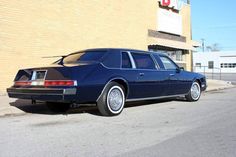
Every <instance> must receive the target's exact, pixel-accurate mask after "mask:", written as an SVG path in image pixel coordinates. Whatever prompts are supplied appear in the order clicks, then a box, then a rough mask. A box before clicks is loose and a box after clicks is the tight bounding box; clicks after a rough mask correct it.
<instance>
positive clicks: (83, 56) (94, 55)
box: [63, 51, 105, 64]
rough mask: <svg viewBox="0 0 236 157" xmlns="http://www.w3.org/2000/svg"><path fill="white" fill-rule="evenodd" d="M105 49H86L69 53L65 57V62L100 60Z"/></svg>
mask: <svg viewBox="0 0 236 157" xmlns="http://www.w3.org/2000/svg"><path fill="white" fill-rule="evenodd" d="M104 54H105V51H86V52H78V53H74V54H71V55H68V56H66V57H64V58H63V64H76V63H79V62H99V61H100V60H101V58H102V57H103V55H104Z"/></svg>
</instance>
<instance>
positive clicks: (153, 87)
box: [131, 52, 167, 98]
mask: <svg viewBox="0 0 236 157" xmlns="http://www.w3.org/2000/svg"><path fill="white" fill-rule="evenodd" d="M131 54H132V58H133V60H134V62H135V66H136V69H135V71H136V81H135V83H134V84H133V86H132V88H131V90H132V93H133V97H134V98H150V97H159V96H163V95H165V92H166V90H165V89H166V88H165V86H166V83H167V82H166V79H167V78H166V76H165V75H163V74H161V72H160V71H159V70H158V67H157V65H156V64H155V62H154V60H153V58H152V56H151V55H150V54H148V53H136V52H132V53H131Z"/></svg>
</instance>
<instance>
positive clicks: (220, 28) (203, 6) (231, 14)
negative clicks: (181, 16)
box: [191, 0, 236, 50]
mask: <svg viewBox="0 0 236 157" xmlns="http://www.w3.org/2000/svg"><path fill="white" fill-rule="evenodd" d="M191 7H192V33H193V40H197V41H201V39H202V38H203V39H205V44H206V45H207V46H208V45H212V44H214V43H218V44H219V47H220V48H221V50H236V0H191Z"/></svg>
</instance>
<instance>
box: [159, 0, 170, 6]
mask: <svg viewBox="0 0 236 157" xmlns="http://www.w3.org/2000/svg"><path fill="white" fill-rule="evenodd" d="M161 4H162V5H163V6H165V7H167V6H169V5H170V0H162V2H161Z"/></svg>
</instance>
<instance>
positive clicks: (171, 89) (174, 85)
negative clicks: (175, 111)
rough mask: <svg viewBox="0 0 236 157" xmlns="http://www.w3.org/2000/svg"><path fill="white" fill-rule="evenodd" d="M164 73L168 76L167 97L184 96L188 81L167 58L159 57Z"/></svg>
mask: <svg viewBox="0 0 236 157" xmlns="http://www.w3.org/2000/svg"><path fill="white" fill-rule="evenodd" d="M160 60H161V62H162V63H163V66H164V68H165V71H166V73H167V74H168V75H169V79H168V84H169V86H168V88H167V95H179V94H185V92H186V88H188V84H189V81H188V79H187V78H185V76H184V72H183V71H182V70H180V68H179V67H178V66H177V65H176V64H175V63H174V61H172V60H171V59H170V58H169V57H167V56H164V55H163V56H160Z"/></svg>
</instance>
